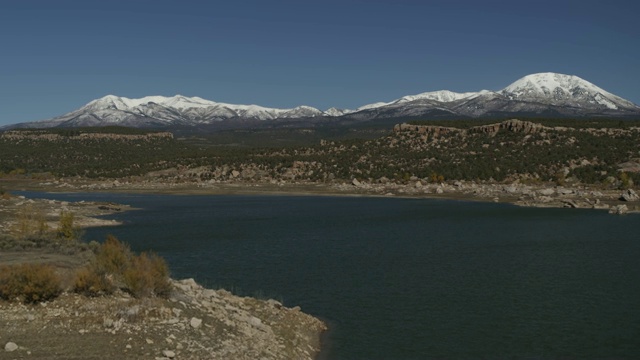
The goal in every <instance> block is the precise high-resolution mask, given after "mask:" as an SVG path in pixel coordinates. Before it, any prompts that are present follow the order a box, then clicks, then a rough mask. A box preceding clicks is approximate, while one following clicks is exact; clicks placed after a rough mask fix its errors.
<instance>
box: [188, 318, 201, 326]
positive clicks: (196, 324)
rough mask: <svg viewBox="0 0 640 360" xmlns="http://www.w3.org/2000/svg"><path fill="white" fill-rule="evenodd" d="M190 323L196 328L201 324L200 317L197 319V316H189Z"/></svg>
mask: <svg viewBox="0 0 640 360" xmlns="http://www.w3.org/2000/svg"><path fill="white" fill-rule="evenodd" d="M190 324H191V327H192V328H194V329H197V328H199V327H200V325H202V319H198V318H195V317H193V318H191V322H190Z"/></svg>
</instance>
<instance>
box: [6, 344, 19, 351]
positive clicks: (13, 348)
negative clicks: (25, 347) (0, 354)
mask: <svg viewBox="0 0 640 360" xmlns="http://www.w3.org/2000/svg"><path fill="white" fill-rule="evenodd" d="M16 350H18V345H16V343H14V342H8V343H7V344H6V345H5V346H4V351H8V352H12V351H16Z"/></svg>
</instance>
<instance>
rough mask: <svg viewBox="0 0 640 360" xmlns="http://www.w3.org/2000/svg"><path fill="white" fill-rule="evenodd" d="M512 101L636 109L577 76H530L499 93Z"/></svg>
mask: <svg viewBox="0 0 640 360" xmlns="http://www.w3.org/2000/svg"><path fill="white" fill-rule="evenodd" d="M500 93H501V94H503V95H505V96H506V97H508V98H509V99H510V100H521V101H538V102H548V103H550V104H551V105H570V106H579V107H587V108H607V109H611V110H618V109H619V108H620V107H622V108H633V107H636V105H634V104H633V103H632V102H630V101H627V100H625V99H622V98H621V97H619V96H616V95H613V94H611V93H609V92H607V91H605V90H603V89H601V88H599V87H597V86H596V85H594V84H592V83H590V82H588V81H586V80H584V79H581V78H579V77H577V76H574V75H564V74H556V73H548V72H547V73H538V74H531V75H527V76H525V77H523V78H521V79H519V80H517V81H515V82H514V83H513V84H511V85H509V86H507V87H506V88H504V89H502V91H500Z"/></svg>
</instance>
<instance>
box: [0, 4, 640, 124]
mask: <svg viewBox="0 0 640 360" xmlns="http://www.w3.org/2000/svg"><path fill="white" fill-rule="evenodd" d="M639 13H640V2H637V1H636V0H629V1H616V0H610V1H591V0H582V1H562V0H556V1H524V0H523V1H516V0H512V1H463V0H459V1H455V0H449V1H426V0H424V1H407V0H395V1H376V0H367V1H356V0H342V1H334V0H323V1H304V0H297V1H289V0H282V1H278V0H273V1H264V0H260V1H254V0H236V1H231V0H227V1H188V0H183V1H164V0H153V1H146V0H139V1H135V0H130V1H120V0H113V1H93V0H83V1H65V0H58V1H50V0H47V1H42V0H40V1H38V0H21V1H17V0H16V1H5V2H3V4H2V7H1V10H0V44H2V50H1V51H0V124H9V123H17V122H24V121H33V120H41V119H47V118H51V117H54V116H57V115H61V114H63V113H66V112H69V111H72V110H75V109H77V108H79V107H80V106H82V105H84V104H85V103H87V102H89V101H91V100H93V99H96V98H99V97H102V96H104V95H107V94H114V95H119V96H125V97H130V98H136V97H142V96H146V95H166V96H172V95H175V94H182V95H186V96H200V97H202V98H205V99H209V100H213V101H220V102H228V103H236V104H258V105H263V106H269V107H282V108H288V107H294V106H297V105H303V104H304V105H310V106H314V107H317V108H320V109H323V110H324V109H327V108H329V107H331V106H336V107H341V108H356V107H358V106H361V105H364V104H368V103H373V102H377V101H389V100H392V99H396V98H399V97H401V96H403V95H409V94H417V93H421V92H425V91H435V90H443V89H447V90H452V91H459V92H464V91H478V90H481V89H488V90H499V89H501V88H503V87H505V86H507V85H509V84H510V83H511V82H513V81H515V80H517V79H518V78H520V77H522V76H524V75H527V74H531V73H536V72H547V71H552V72H559V73H564V74H572V75H577V76H580V77H582V78H583V79H585V80H588V81H591V82H592V83H594V84H596V85H598V86H600V87H602V88H604V89H605V90H608V91H610V92H612V93H614V94H617V95H619V96H622V97H624V98H626V99H628V100H631V101H633V102H635V103H636V104H640V86H638V83H639V82H640V69H639V67H638V64H640V27H638V25H637V21H638V20H637V19H638V14H639Z"/></svg>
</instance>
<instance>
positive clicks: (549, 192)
mask: <svg viewBox="0 0 640 360" xmlns="http://www.w3.org/2000/svg"><path fill="white" fill-rule="evenodd" d="M555 192H556V191H555V190H554V189H552V188H546V189H540V190H538V194H540V195H543V196H551V195H553V194H554V193H555Z"/></svg>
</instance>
